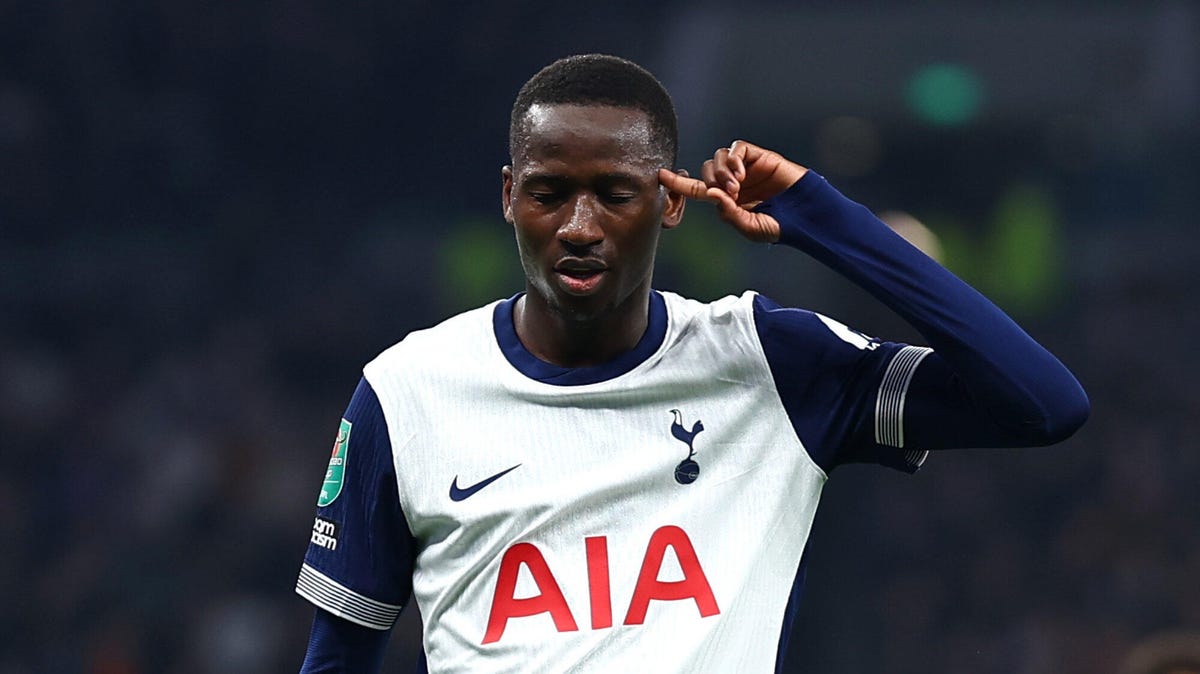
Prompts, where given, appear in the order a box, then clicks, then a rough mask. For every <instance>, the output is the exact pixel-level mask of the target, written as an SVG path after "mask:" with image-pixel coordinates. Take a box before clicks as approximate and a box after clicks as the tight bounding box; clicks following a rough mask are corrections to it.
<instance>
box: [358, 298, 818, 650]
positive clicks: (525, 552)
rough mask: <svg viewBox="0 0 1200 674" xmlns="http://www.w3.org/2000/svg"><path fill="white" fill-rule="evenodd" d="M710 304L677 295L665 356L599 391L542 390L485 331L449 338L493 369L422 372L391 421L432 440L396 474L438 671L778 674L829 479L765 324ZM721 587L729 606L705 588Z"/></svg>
mask: <svg viewBox="0 0 1200 674" xmlns="http://www.w3.org/2000/svg"><path fill="white" fill-rule="evenodd" d="M707 307H708V305H696V304H695V303H684V302H683V301H682V300H678V299H672V301H671V302H670V303H669V308H670V310H671V319H672V320H671V326H670V328H669V330H668V335H667V338H666V340H665V341H664V344H663V346H662V348H660V349H659V351H658V352H657V353H656V354H655V355H654V356H653V357H651V358H650V359H648V360H647V361H646V362H645V363H642V364H641V365H640V366H638V367H637V368H635V369H634V370H633V371H631V372H629V373H626V374H625V375H622V376H620V377H617V378H615V379H613V380H609V381H605V382H601V383H598V384H592V385H585V386H574V387H556V386H550V385H546V384H541V383H539V382H536V381H532V380H529V379H527V378H525V377H524V376H523V375H521V374H520V373H518V372H516V371H515V370H513V369H512V367H511V366H510V365H509V364H508V363H507V361H505V360H504V358H503V356H502V355H501V354H500V353H499V352H498V351H496V350H494V349H484V348H481V344H489V343H490V344H494V340H493V341H491V342H489V341H488V337H489V335H488V334H487V330H486V329H484V327H485V326H477V327H475V328H474V330H475V331H476V332H477V334H475V335H474V336H451V335H444V336H442V339H441V341H442V343H443V345H452V343H453V342H454V341H455V337H458V338H459V339H465V340H468V341H474V342H475V347H474V348H473V349H465V348H464V349H463V350H461V351H460V352H465V353H471V352H480V351H482V352H483V354H484V355H482V356H480V357H479V358H478V359H469V360H462V359H460V360H458V361H456V362H455V363H454V364H448V365H447V366H446V367H442V368H432V367H427V368H405V375H403V376H405V377H406V381H405V386H404V388H405V389H406V391H408V393H407V395H406V398H405V403H404V404H405V409H404V410H395V411H394V412H395V413H394V414H393V415H391V416H392V417H393V418H397V419H399V418H405V419H408V420H409V423H412V424H417V425H418V427H417V428H415V429H411V431H412V432H411V433H410V434H408V437H410V438H411V439H408V440H406V441H405V442H403V443H397V444H398V445H399V446H397V447H396V455H395V463H396V469H397V475H398V481H399V491H400V494H401V500H402V502H403V507H404V510H405V513H406V516H407V517H408V521H409V524H410V529H411V531H412V533H413V535H414V536H415V537H416V538H417V539H418V541H419V542H420V552H419V554H418V557H417V561H416V567H415V572H414V577H413V583H414V595H415V597H416V599H417V601H418V603H419V605H420V608H421V613H422V616H423V618H424V620H425V623H426V635H425V639H426V644H425V647H426V651H427V654H428V656H429V660H430V669H431V671H445V672H458V671H463V672H465V671H522V672H530V671H546V672H553V671H564V670H565V668H566V667H567V665H565V664H564V663H573V664H571V669H570V671H598V672H599V671H603V672H612V671H663V672H668V671H688V672H705V671H712V672H725V671H738V672H770V671H773V668H774V660H775V644H776V643H777V641H778V637H779V629H780V623H781V620H782V615H783V611H784V608H785V606H786V603H787V599H788V592H789V591H790V589H791V584H792V581H793V579H794V576H795V572H796V568H797V565H798V563H799V559H800V555H801V553H802V551H803V547H804V543H805V541H806V540H807V537H808V532H809V528H810V526H811V522H812V518H813V515H814V513H815V509H816V504H817V500H818V498H819V493H820V488H821V485H822V484H823V482H824V476H823V474H822V473H821V471H820V470H819V469H817V468H816V467H815V466H814V465H813V464H812V463H811V461H810V460H809V458H808V456H807V454H806V453H805V451H804V449H803V447H802V446H801V445H800V443H799V440H798V439H797V438H796V437H795V434H794V433H793V431H792V429H791V426H790V423H789V421H788V419H787V415H786V413H785V412H784V411H783V410H782V408H781V406H780V404H779V402H778V397H777V395H776V394H775V392H774V388H773V386H772V385H771V384H770V374H769V370H768V369H767V368H766V365H765V362H762V359H761V354H760V353H758V352H757V351H756V349H757V344H756V342H754V341H753V338H752V337H750V336H749V335H750V332H748V330H747V325H746V324H745V321H746V320H747V319H748V318H749V317H748V315H743V316H738V315H736V314H733V315H726V316H725V317H724V318H725V319H726V320H724V321H720V320H718V321H713V320H708V318H709V317H707V316H705V315H703V314H701V315H696V313H697V312H702V311H703V310H706V309H707ZM738 309H739V307H736V306H735V307H732V310H731V313H732V312H733V311H736V310H738ZM741 309H742V310H743V311H747V310H748V307H741ZM689 312H691V313H689ZM738 320H741V321H742V324H740V325H739V324H738V323H737V321H738ZM465 327H466V326H465ZM752 330H753V327H752V325H750V326H749V331H752ZM447 342H449V343H451V344H446V343H447ZM466 346H467V345H466V344H462V345H461V347H466ZM368 374H369V375H371V374H372V373H370V372H369V373H368ZM381 376H384V374H383V373H378V374H375V375H374V378H380V377H381ZM374 378H373V381H372V383H373V385H376V384H375V381H374ZM376 388H377V390H379V388H381V387H380V386H378V385H376ZM416 392H419V393H416ZM414 400H415V401H416V404H414ZM384 404H385V406H386V405H387V404H388V403H386V402H385V403H384ZM481 485H482V486H481ZM514 548H516V549H514ZM655 550H657V553H658V554H657V555H656V554H655V553H654V551H655ZM518 553H520V557H521V559H520V560H519V561H513V560H514V557H513V556H514V555H517V554H518ZM506 556H507V559H508V561H507V562H506V561H505V560H506ZM537 558H540V560H541V561H538V559H537ZM542 562H544V565H543V564H542ZM506 564H507V565H508V566H509V567H510V569H514V568H515V569H516V571H517V575H516V580H515V586H510V587H507V588H506V587H505V586H504V583H503V582H502V581H501V580H500V579H501V576H502V575H503V573H504V572H503V567H504V566H505V565H506ZM534 567H537V568H534ZM700 577H702V578H700ZM701 580H702V582H701ZM671 583H676V584H677V585H671ZM688 583H692V584H691V585H689V584H688ZM551 584H552V585H554V586H556V590H557V592H559V593H561V601H558V600H557V599H554V600H553V601H552V600H550V599H547V600H546V601H545V602H543V603H542V604H537V605H532V606H531V607H529V608H528V609H527V610H530V611H533V610H534V609H537V608H541V607H550V608H549V609H548V610H545V611H540V612H535V613H531V614H529V615H515V616H507V617H506V618H505V616H503V615H502V616H501V618H505V619H503V620H500V619H499V618H497V611H498V609H497V605H496V602H497V601H498V600H504V599H506V598H507V599H510V600H513V599H515V600H516V602H515V603H516V604H521V602H522V600H527V599H530V598H537V597H542V598H546V597H548V596H549V595H554V594H555V592H554V590H553V589H552V588H549V587H548V586H549V585H551ZM705 584H706V585H707V586H708V588H710V589H711V599H712V602H713V603H712V604H709V603H708V602H707V599H706V597H707V595H706V596H705V597H698V596H692V595H689V594H688V592H689V590H687V588H692V589H693V590H695V588H696V587H702V586H703V585H705ZM648 587H649V588H651V589H650V590H647V588H648ZM672 587H674V588H683V589H680V590H679V592H681V593H682V594H683V595H684V596H683V597H682V598H679V599H671V598H664V594H663V593H664V592H667V590H665V589H664V588H672ZM672 591H674V590H672ZM647 592H649V594H650V595H652V597H651V599H650V600H648V601H647V600H646V596H647ZM696 592H699V594H704V593H703V592H700V591H698V590H697V591H696ZM696 592H693V594H696ZM552 599H553V598H552ZM510 604H511V602H510ZM564 605H565V606H564ZM714 606H715V612H714V610H713V609H714ZM522 610H526V609H522ZM497 624H499V625H500V629H499V631H497V629H496V628H497Z"/></svg>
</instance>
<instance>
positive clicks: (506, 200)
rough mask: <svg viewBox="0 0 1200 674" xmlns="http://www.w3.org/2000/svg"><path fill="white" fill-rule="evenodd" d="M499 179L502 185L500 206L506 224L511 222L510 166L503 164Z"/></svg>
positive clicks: (511, 177)
mask: <svg viewBox="0 0 1200 674" xmlns="http://www.w3.org/2000/svg"><path fill="white" fill-rule="evenodd" d="M500 180H501V182H502V185H503V187H502V188H501V192H500V208H501V210H503V211H504V221H505V222H507V223H508V224H510V225H511V224H513V214H512V189H513V172H512V167H511V166H504V167H502V168H501V169H500Z"/></svg>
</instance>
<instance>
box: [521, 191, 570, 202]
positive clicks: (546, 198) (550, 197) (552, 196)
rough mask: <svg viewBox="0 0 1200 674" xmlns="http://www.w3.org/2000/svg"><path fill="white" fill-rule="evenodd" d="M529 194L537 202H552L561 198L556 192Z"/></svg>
mask: <svg viewBox="0 0 1200 674" xmlns="http://www.w3.org/2000/svg"><path fill="white" fill-rule="evenodd" d="M529 196H530V198H532V199H533V200H534V201H536V202H538V203H539V204H552V203H555V202H556V201H558V200H559V199H561V198H562V197H560V196H559V194H558V193H557V192H530V193H529Z"/></svg>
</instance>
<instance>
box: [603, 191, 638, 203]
mask: <svg viewBox="0 0 1200 674" xmlns="http://www.w3.org/2000/svg"><path fill="white" fill-rule="evenodd" d="M634 196H636V195H634V194H633V193H632V192H618V193H614V194H606V195H604V200H605V201H607V202H608V203H610V204H627V203H629V202H631V201H633V198H634Z"/></svg>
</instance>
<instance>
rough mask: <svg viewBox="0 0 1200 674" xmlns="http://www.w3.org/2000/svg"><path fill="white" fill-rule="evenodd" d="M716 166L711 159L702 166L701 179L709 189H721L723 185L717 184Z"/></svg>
mask: <svg viewBox="0 0 1200 674" xmlns="http://www.w3.org/2000/svg"><path fill="white" fill-rule="evenodd" d="M716 170H717V167H716V164H714V163H713V160H711V159H709V160H707V161H705V162H704V163H703V164H701V165H700V179H701V180H703V181H704V184H705V185H707V186H709V187H719V186H720V185H721V184H720V183H718V182H717V175H716Z"/></svg>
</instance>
